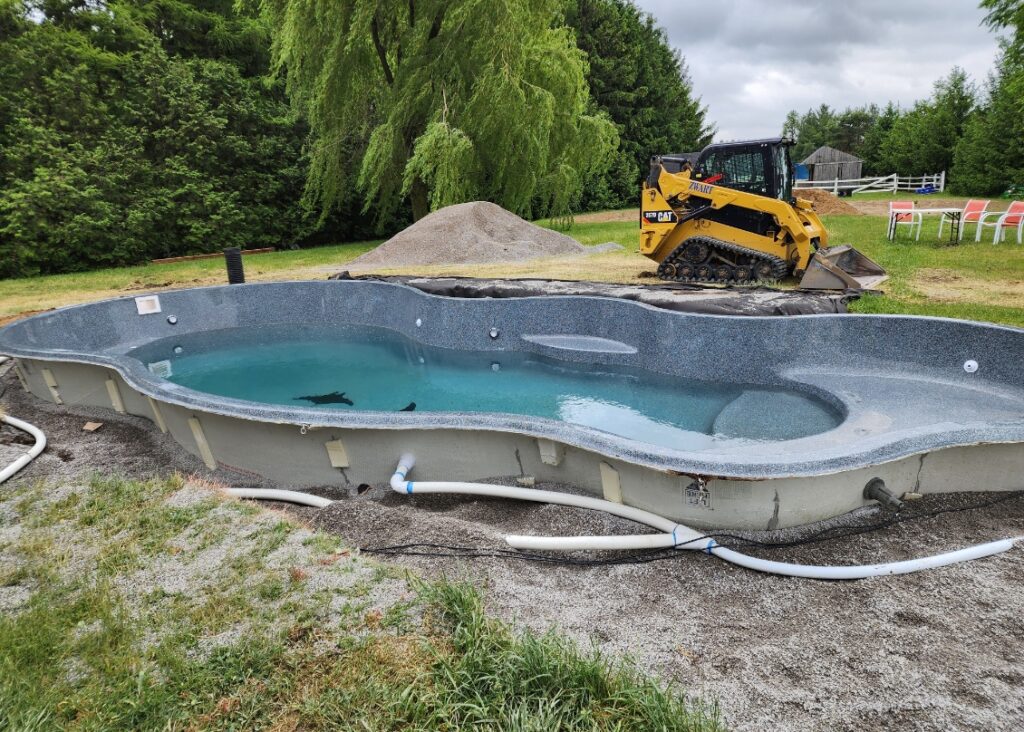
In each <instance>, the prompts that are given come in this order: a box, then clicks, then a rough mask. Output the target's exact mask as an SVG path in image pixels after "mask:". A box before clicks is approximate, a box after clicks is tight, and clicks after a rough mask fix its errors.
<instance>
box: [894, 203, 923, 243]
mask: <svg viewBox="0 0 1024 732" xmlns="http://www.w3.org/2000/svg"><path fill="white" fill-rule="evenodd" d="M904 211H905V212H906V213H902V212H904ZM922 219H924V216H923V215H922V214H919V213H917V212H916V211H914V202H913V201H891V202H890V203H889V241H892V240H893V239H895V238H896V227H897V226H899V225H900V224H904V225H906V226H909V227H910V233H911V234H913V233H914V226H917V238H918V240H920V239H921V221H922Z"/></svg>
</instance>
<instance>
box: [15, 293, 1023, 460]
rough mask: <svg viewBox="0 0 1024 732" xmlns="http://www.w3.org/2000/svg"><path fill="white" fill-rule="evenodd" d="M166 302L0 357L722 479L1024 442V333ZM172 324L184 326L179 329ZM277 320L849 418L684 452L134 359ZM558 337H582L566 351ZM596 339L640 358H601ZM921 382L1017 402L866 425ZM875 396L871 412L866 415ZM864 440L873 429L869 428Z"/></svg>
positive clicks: (210, 296)
mask: <svg viewBox="0 0 1024 732" xmlns="http://www.w3.org/2000/svg"><path fill="white" fill-rule="evenodd" d="M159 297H160V301H161V306H162V312H161V313H159V314H153V315H138V314H137V312H136V307H135V302H134V298H132V297H126V298H118V299H116V300H107V301H103V302H98V303H91V304H87V305H79V306H72V307H68V308H63V309H60V310H56V311H52V312H48V313H44V314H41V315H37V316H34V317H32V318H28V319H25V320H22V321H18V322H16V323H14V324H11V325H9V326H7V327H6V328H4V329H2V330H0V352H3V353H7V354H10V355H13V356H17V357H22V358H31V359H40V360H53V361H71V362H77V363H86V364H94V365H99V366H104V367H108V368H112V369H114V370H116V371H117V372H118V373H120V374H121V376H122V378H124V380H125V381H126V382H127V383H128V384H129V385H130V386H132V387H133V388H135V389H137V390H138V391H140V392H142V393H144V394H147V395H150V396H152V397H154V398H157V399H160V400H163V401H166V402H169V403H172V404H177V405H180V406H183V407H187V408H191V409H197V410H202V411H205V412H212V413H215V414H221V415H225V416H230V417H236V418H241V419H246V420H255V421H266V422H276V423H289V424H298V425H311V426H330V427H340V428H346V427H352V428H368V429H388V430H409V429H413V430H430V429H480V430H489V431H496V432H514V433H520V434H525V435H530V436H534V437H543V438H549V439H554V440H558V441H561V442H565V443H567V444H571V445H575V446H577V447H580V448H583V449H586V450H591V451H593V452H596V453H599V454H602V455H606V456H608V457H611V458H616V459H619V460H624V461H627V462H631V463H636V464H639V465H643V466H646V467H650V468H653V469H657V470H664V471H671V472H680V473H686V474H700V475H708V476H719V477H732V478H743V479H752V478H770V477H795V476H811V475H821V474H828V473H838V472H842V471H845V470H851V469H856V468H861V467H865V466H868V465H873V464H878V463H883V462H888V461H891V460H896V459H899V458H902V457H907V456H910V455H914V454H919V453H923V452H927V451H931V450H935V449H939V448H944V447H952V446H959V445H971V444H978V443H1005V442H1020V441H1024V408H1020V409H1018V405H1021V404H1024V383H1022V382H1024V377H1022V371H1024V369H1022V368H1021V363H1020V362H1021V356H1022V355H1024V331H1022V330H1019V329H1015V328H1009V327H1005V326H995V325H987V324H981V323H971V322H966V321H957V320H950V319H941V318H924V317H913V316H873V315H872V316H869V315H806V316H789V317H766V318H744V317H735V316H717V315H693V314H686V313H675V312H668V311H664V310H659V309H656V308H652V307H649V306H646V305H642V304H638V303H635V302H630V301H623V300H613V299H608V298H595V297H545V298H521V299H514V300H511V299H494V300H491V299H472V300H459V299H452V298H444V297H438V296H435V295H429V294H425V293H422V292H420V291H419V290H415V289H413V288H409V287H406V286H403V285H396V284H388V283H377V282H359V281H312V282H310V281H306V282H281V283H261V284H250V285H236V286H221V287H212V288H196V289H189V290H175V291H166V292H161V293H159ZM169 315H174V316H175V318H176V324H174V325H172V324H170V323H169V322H168V316H169ZM417 322H418V323H419V325H417ZM270 323H277V324H280V323H309V324H337V323H347V324H359V325H377V326H382V327H386V328H390V329H393V330H395V331H398V332H400V333H403V334H404V335H406V336H408V337H410V338H413V339H416V340H418V341H421V342H423V343H427V344H430V345H435V346H441V347H448V348H463V349H473V350H495V351H502V350H521V351H530V352H535V353H541V354H544V355H547V356H550V357H553V358H558V359H562V360H568V361H577V362H596V363H608V364H618V365H623V366H627V367H630V366H632V367H641V366H642V367H643V368H646V369H649V370H653V371H658V372H662V373H667V374H673V375H679V376H685V377H688V378H704V379H709V378H710V379H712V380H718V379H722V378H725V379H727V380H730V381H736V382H742V383H752V384H759V385H760V384H763V385H765V386H785V385H794V384H798V385H800V386H801V388H803V389H805V390H808V391H813V392H814V393H816V394H818V395H819V396H824V397H825V398H828V399H829V400H830V401H831V402H832V403H834V404H835V405H837V406H839V407H840V408H841V409H843V410H844V411H845V412H846V420H845V421H844V423H843V425H841V426H840V428H837V430H835V431H832V432H829V433H824V436H822V435H816V436H812V437H809V438H804V439H800V440H790V441H784V442H767V443H759V444H755V445H742V446H741V445H737V446H736V447H735V449H734V450H733V451H731V452H730V450H728V449H726V450H724V451H722V450H719V451H711V452H707V451H699V452H686V451H681V450H672V449H668V448H658V447H655V446H651V445H643V444H639V443H635V442H632V441H629V440H626V439H624V438H619V437H616V436H614V435H610V434H608V433H604V432H601V431H598V430H595V429H590V428H586V427H580V426H575V425H572V424H568V423H564V422H558V421H554V420H546V419H540V418H533V417H522V416H518V415H512V414H477V413H440V412H434V413H427V412H424V413H415V412H414V413H390V412H388V413H381V412H355V411H351V412H350V411H346V412H339V411H337V410H330V409H324V408H315V407H280V406H275V405H267V404H257V403H252V402H245V401H239V400H232V399H226V398H222V397H217V396H214V395H209V394H202V393H199V392H195V391H191V390H189V389H185V388H184V387H180V386H177V385H175V384H172V383H170V382H167V381H164V380H162V379H159V378H157V377H155V376H154V375H153V374H151V373H150V372H149V371H148V370H147V369H146V368H145V367H144V366H143V365H142V364H141V363H139V362H138V361H136V360H134V359H132V358H128V357H125V356H124V353H125V352H126V351H127V350H129V349H130V348H133V347H137V346H140V345H143V344H145V343H147V342H150V341H153V340H157V339H161V338H166V337H170V336H173V335H174V334H175V333H182V332H185V331H190V330H215V329H220V328H228V327H238V326H246V325H260V324H270ZM492 329H497V332H498V335H497V338H492V337H491V331H492ZM523 336H533V338H530V339H526V338H523ZM536 336H543V337H541V338H539V339H538V338H537V337H536ZM554 336H558V337H564V336H570V338H568V339H564V338H561V339H559V338H556V339H555V340H552V339H551V337H554ZM571 336H581V337H582V342H584V343H586V344H588V347H587V348H584V349H582V350H575V349H573V348H571V347H565V345H566V344H569V345H571V343H572V338H571ZM593 339H604V340H606V341H608V342H611V343H616V344H624V345H625V346H628V348H620V347H616V348H612V349H609V350H608V351H607V352H604V351H601V350H599V349H597V350H595V349H594V348H593V347H592V346H593V344H594V343H596V342H597V341H595V340H593ZM538 340H539V342H537V341H538ZM544 343H559V344H561V345H559V346H557V347H555V346H546V345H544ZM631 351H634V352H631ZM968 359H974V360H977V361H978V362H979V363H980V368H979V371H978V372H977V373H975V374H967V373H965V372H964V370H963V363H964V361H966V360H968ZM823 375H824V376H825V377H826V378H822V376H823ZM839 377H841V380H844V381H845V383H846V387H844V389H845V391H844V390H835V389H833V388H830V386H829V381H830V380H831V379H833V378H839ZM910 380H913V381H914V384H915V386H920V385H921V384H926V385H927V384H929V383H930V384H934V385H935V393H936V395H937V398H938V397H939V396H940V395H945V396H949V395H956V396H958V397H963V396H964V395H967V398H969V396H970V394H971V393H972V391H976V392H977V393H978V394H979V399H981V397H982V396H984V399H985V400H988V401H992V402H993V403H998V402H999V400H1000V399H1005V401H1006V404H1008V405H1011V406H1010V407H1008V410H1007V412H1006V414H1003V413H1002V412H1000V415H1001V417H1000V419H998V420H978V419H975V420H971V421H963V422H957V421H955V420H943V419H938V420H937V421H936V417H935V415H934V414H932V413H931V412H929V413H928V414H929V415H930V417H929V419H931V420H932V421H931V422H930V423H926V424H921V425H917V426H916V427H905V428H901V429H899V430H888V431H886V429H877V428H875V427H871V426H870V420H868V421H865V417H866V415H867V414H868V413H869V412H870V413H871V414H873V415H875V416H876V417H877V416H878V415H879V414H880V413H881V414H882V416H883V417H884V416H885V415H884V405H886V404H889V405H891V408H892V409H893V410H898V409H899V408H900V407H901V406H902V405H900V404H899V399H900V397H901V392H900V385H901V384H902V383H904V382H906V383H909V381H910ZM858 382H865V383H867V382H873V383H874V384H875V385H876V386H877V385H878V384H881V385H883V387H884V388H883V392H885V391H886V390H888V393H881V394H873V395H866V394H862V393H858V392H857V383H858ZM886 385H888V386H886ZM865 399H867V400H868V401H869V403H870V406H871V409H867V408H866V407H865ZM900 419H901V420H903V421H904V422H906V423H908V424H910V423H913V421H914V415H913V414H909V415H906V414H902V415H900ZM858 424H861V425H864V424H868V425H869V427H868V428H865V427H863V426H861V427H857V426H856V425H858ZM865 429H867V432H866V433H861V432H857V430H862V431H863V430H865ZM872 430H874V431H872ZM726 447H728V445H727V446H726Z"/></svg>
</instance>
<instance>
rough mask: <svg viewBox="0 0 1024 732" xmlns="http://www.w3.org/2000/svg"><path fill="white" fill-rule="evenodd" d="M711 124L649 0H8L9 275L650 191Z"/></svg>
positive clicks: (2, 115)
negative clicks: (661, 156)
mask: <svg viewBox="0 0 1024 732" xmlns="http://www.w3.org/2000/svg"><path fill="white" fill-rule="evenodd" d="M712 134H713V127H712V126H711V125H710V124H709V122H708V120H707V114H706V110H705V108H704V107H703V106H702V104H701V103H700V100H699V99H698V98H696V96H695V95H694V93H693V89H692V84H691V83H690V80H689V78H688V75H687V72H686V66H685V63H684V60H683V59H682V58H681V57H680V55H679V54H678V52H676V51H674V50H673V49H672V48H671V47H670V45H669V44H668V40H667V38H666V36H665V33H664V31H662V30H661V29H660V28H658V26H657V25H656V24H655V22H654V20H653V19H652V18H651V17H650V16H649V15H647V14H645V13H642V12H641V11H639V10H638V9H637V8H636V7H635V6H634V5H633V4H632V3H631V2H629V0H578V1H577V2H570V3H568V4H566V3H564V2H561V1H560V0H529V1H528V2H523V3H505V2H499V1H497V0H461V1H455V2H442V1H440V0H403V2H367V1H365V0H304V2H302V3H298V2H296V0H251V1H250V2H248V3H235V2H234V1H233V0H0V277H10V276H25V275H32V274H38V273H55V272H70V271H78V270H85V269H92V268H96V267H105V266H117V265H125V264H133V263H139V262H143V261H146V260H148V259H151V258H154V257H161V256H175V255H180V254H189V253H197V252H212V251H218V250H220V249H222V248H224V247H227V246H241V247H259V246H279V247H280V246H297V245H303V246H305V245H308V244H315V243H319V242H325V241H344V240H352V239H365V238H370V237H371V236H373V235H386V234H389V233H392V232H394V231H396V230H398V229H399V228H401V227H402V226H404V225H406V224H408V223H409V221H410V220H411V219H413V218H419V217H421V216H423V215H425V214H426V213H427V212H429V211H430V210H432V209H436V208H438V207H440V206H443V205H447V204H449V203H455V202H460V201H465V200H472V199H476V198H483V199H488V200H492V201H495V202H496V203H499V204H501V205H503V206H505V207H506V208H509V209H510V210H513V211H515V212H516V213H519V214H521V215H524V216H529V217H538V216H544V215H564V214H567V213H570V212H573V211H581V210H590V209H597V208H605V207H618V206H624V205H635V197H636V191H637V188H638V186H639V181H640V179H641V177H642V175H643V173H644V172H645V171H646V166H647V159H648V158H649V156H650V155H652V154H655V153H660V152H675V151H683V150H691V149H698V148H699V147H701V146H702V145H703V144H705V143H706V142H707V141H708V140H710V138H711V136H712Z"/></svg>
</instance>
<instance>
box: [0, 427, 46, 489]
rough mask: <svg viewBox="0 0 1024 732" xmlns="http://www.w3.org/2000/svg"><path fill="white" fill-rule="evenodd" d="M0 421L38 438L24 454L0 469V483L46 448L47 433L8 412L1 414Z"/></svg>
mask: <svg viewBox="0 0 1024 732" xmlns="http://www.w3.org/2000/svg"><path fill="white" fill-rule="evenodd" d="M0 422H6V423H7V424H9V425H10V426H11V427H16V428H17V429H19V430H22V431H24V432H28V433H29V434H30V435H32V436H33V437H34V438H35V440H36V441H35V444H34V445H32V447H30V448H29V449H28V451H27V452H26V453H25V454H24V455H22V456H21V457H19V458H18V459H17V460H15V461H14V462H13V463H11V464H10V465H8V466H7V467H6V468H4V469H3V470H0V483H3V482H4V481H5V480H7V479H8V478H10V477H11V476H13V475H14V474H15V473H17V472H18V471H19V470H21V469H22V468H24V467H25V466H26V465H28V464H29V463H30V462H32V461H33V460H35V459H36V458H37V457H38V456H39V453H41V452H42V451H43V450H45V449H46V435H44V434H43V431H42V430H41V429H39V428H38V427H36V426H35V425H34V424H29V423H28V422H23V421H22V420H20V419H16V418H15V417H12V416H10V415H8V414H5V415H3V416H0Z"/></svg>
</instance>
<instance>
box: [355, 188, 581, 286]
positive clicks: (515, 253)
mask: <svg viewBox="0 0 1024 732" xmlns="http://www.w3.org/2000/svg"><path fill="white" fill-rule="evenodd" d="M587 252H588V250H587V248H586V247H584V246H583V245H582V244H580V243H579V242H578V241H576V240H575V239H573V238H572V237H569V236H566V235H565V234H559V233H558V232H557V231H551V230H550V229H545V228H543V227H540V226H537V225H536V224H531V223H530V222H529V221H526V220H525V219H521V218H520V217H518V216H516V215H515V214H514V213H512V212H511V211H506V210H505V209H503V208H502V207H501V206H498V205H496V204H493V203H488V202H487V201H472V202H470V203H460V204H457V205H455V206H448V207H447V208H442V209H440V210H438V211H434V212H433V213H432V214H430V215H429V216H424V217H423V218H422V219H420V220H419V221H417V222H416V223H415V224H413V225H412V226H410V227H409V228H407V229H405V230H404V231H401V232H399V233H397V234H395V235H394V236H393V237H391V238H390V239H388V240H387V241H386V242H384V243H383V244H381V245H380V246H379V247H377V248H376V249H374V250H373V251H372V252H367V253H366V254H364V255H363V256H361V257H359V258H358V259H355V260H353V261H352V262H351V263H350V264H349V268H351V269H369V268H371V267H372V268H380V267H407V266H410V265H430V264H465V263H474V264H476V263H483V262H522V261H524V260H528V259H537V258H540V257H564V256H572V255H583V254H586V253H587Z"/></svg>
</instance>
